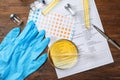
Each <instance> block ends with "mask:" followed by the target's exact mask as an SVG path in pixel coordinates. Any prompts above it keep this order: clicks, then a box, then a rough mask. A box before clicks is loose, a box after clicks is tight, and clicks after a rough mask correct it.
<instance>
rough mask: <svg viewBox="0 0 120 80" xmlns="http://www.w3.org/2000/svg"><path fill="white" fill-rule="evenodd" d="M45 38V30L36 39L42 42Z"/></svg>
mask: <svg viewBox="0 0 120 80" xmlns="http://www.w3.org/2000/svg"><path fill="white" fill-rule="evenodd" d="M44 37H45V30H41V31H40V32H39V34H38V35H37V37H36V39H39V40H40V41H42V40H43V38H44Z"/></svg>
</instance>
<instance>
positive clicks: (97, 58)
mask: <svg viewBox="0 0 120 80" xmlns="http://www.w3.org/2000/svg"><path fill="white" fill-rule="evenodd" d="M89 1H90V19H91V23H92V24H94V25H97V26H99V28H100V29H102V30H103V27H102V24H101V20H100V17H99V15H98V11H97V8H96V5H95V2H94V0H89ZM81 4H82V3H81ZM79 13H80V14H79V15H81V16H78V18H81V17H83V15H82V13H83V11H80V12H79ZM83 21H84V20H83ZM83 21H82V20H79V19H78V20H77V22H76V27H75V28H76V29H75V34H74V37H73V42H74V43H75V44H76V45H77V47H78V49H79V59H78V62H77V64H76V65H75V66H74V67H72V68H70V69H67V70H60V69H57V68H56V73H57V76H58V78H63V77H66V76H70V75H73V74H76V73H80V72H83V71H86V70H89V69H93V68H96V67H99V66H103V65H105V64H109V63H112V62H113V58H112V55H111V52H110V49H109V46H108V43H107V41H106V39H105V38H104V37H103V36H101V34H99V33H98V32H97V31H96V30H95V29H94V28H93V27H92V26H91V27H92V28H91V29H90V30H87V29H85V27H84V24H82V23H83Z"/></svg>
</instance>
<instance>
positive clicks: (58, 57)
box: [49, 39, 78, 69]
mask: <svg viewBox="0 0 120 80" xmlns="http://www.w3.org/2000/svg"><path fill="white" fill-rule="evenodd" d="M49 59H50V60H51V62H52V64H53V65H54V66H55V67H57V68H60V69H68V68H71V67H73V66H74V65H75V64H76V62H77V59H78V49H77V47H76V46H75V44H74V43H72V42H71V41H69V40H65V39H62V40H58V41H56V42H55V43H53V44H52V45H51V47H50V49H49Z"/></svg>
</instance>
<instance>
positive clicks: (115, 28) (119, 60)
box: [0, 0, 120, 80]
mask: <svg viewBox="0 0 120 80" xmlns="http://www.w3.org/2000/svg"><path fill="white" fill-rule="evenodd" d="M33 1H34V0H23V2H22V1H20V0H0V41H2V39H3V38H4V37H5V35H6V34H7V33H8V32H9V31H10V30H11V29H12V28H13V27H15V26H16V25H15V24H14V23H12V21H11V20H10V19H9V15H10V14H11V13H16V14H18V15H19V16H20V17H21V18H22V19H23V20H24V25H25V23H26V21H27V17H28V13H29V4H30V3H31V2H33ZM95 1H96V4H97V7H98V11H99V14H100V17H101V20H102V23H103V26H104V29H105V32H106V33H107V34H108V35H109V36H110V37H111V38H112V39H114V40H116V41H117V42H118V43H120V0H95ZM24 25H23V26H21V28H23V27H24ZM110 49H111V52H112V55H113V58H114V63H112V64H109V65H105V66H103V67H99V68H96V69H92V70H89V71H85V72H82V73H78V74H75V75H72V76H69V77H66V78H63V79H60V80H120V51H119V50H117V49H116V48H115V47H114V46H112V45H111V44H110ZM26 80H57V76H56V73H55V70H54V68H53V67H52V66H51V65H50V64H49V62H48V61H47V62H46V63H45V64H44V65H43V66H42V67H41V68H40V69H39V70H38V71H36V72H35V73H33V74H31V75H30V76H28V78H26Z"/></svg>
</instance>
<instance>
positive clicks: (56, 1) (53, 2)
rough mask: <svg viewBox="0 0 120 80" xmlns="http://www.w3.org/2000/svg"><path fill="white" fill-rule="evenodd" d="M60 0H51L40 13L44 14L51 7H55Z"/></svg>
mask: <svg viewBox="0 0 120 80" xmlns="http://www.w3.org/2000/svg"><path fill="white" fill-rule="evenodd" d="M59 2H60V0H53V1H52V2H51V3H50V4H49V5H48V6H47V7H46V8H45V9H44V10H43V11H42V14H43V15H46V14H47V13H48V12H49V11H50V10H51V9H52V8H53V7H55V6H56V5H57V4H58V3H59Z"/></svg>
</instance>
